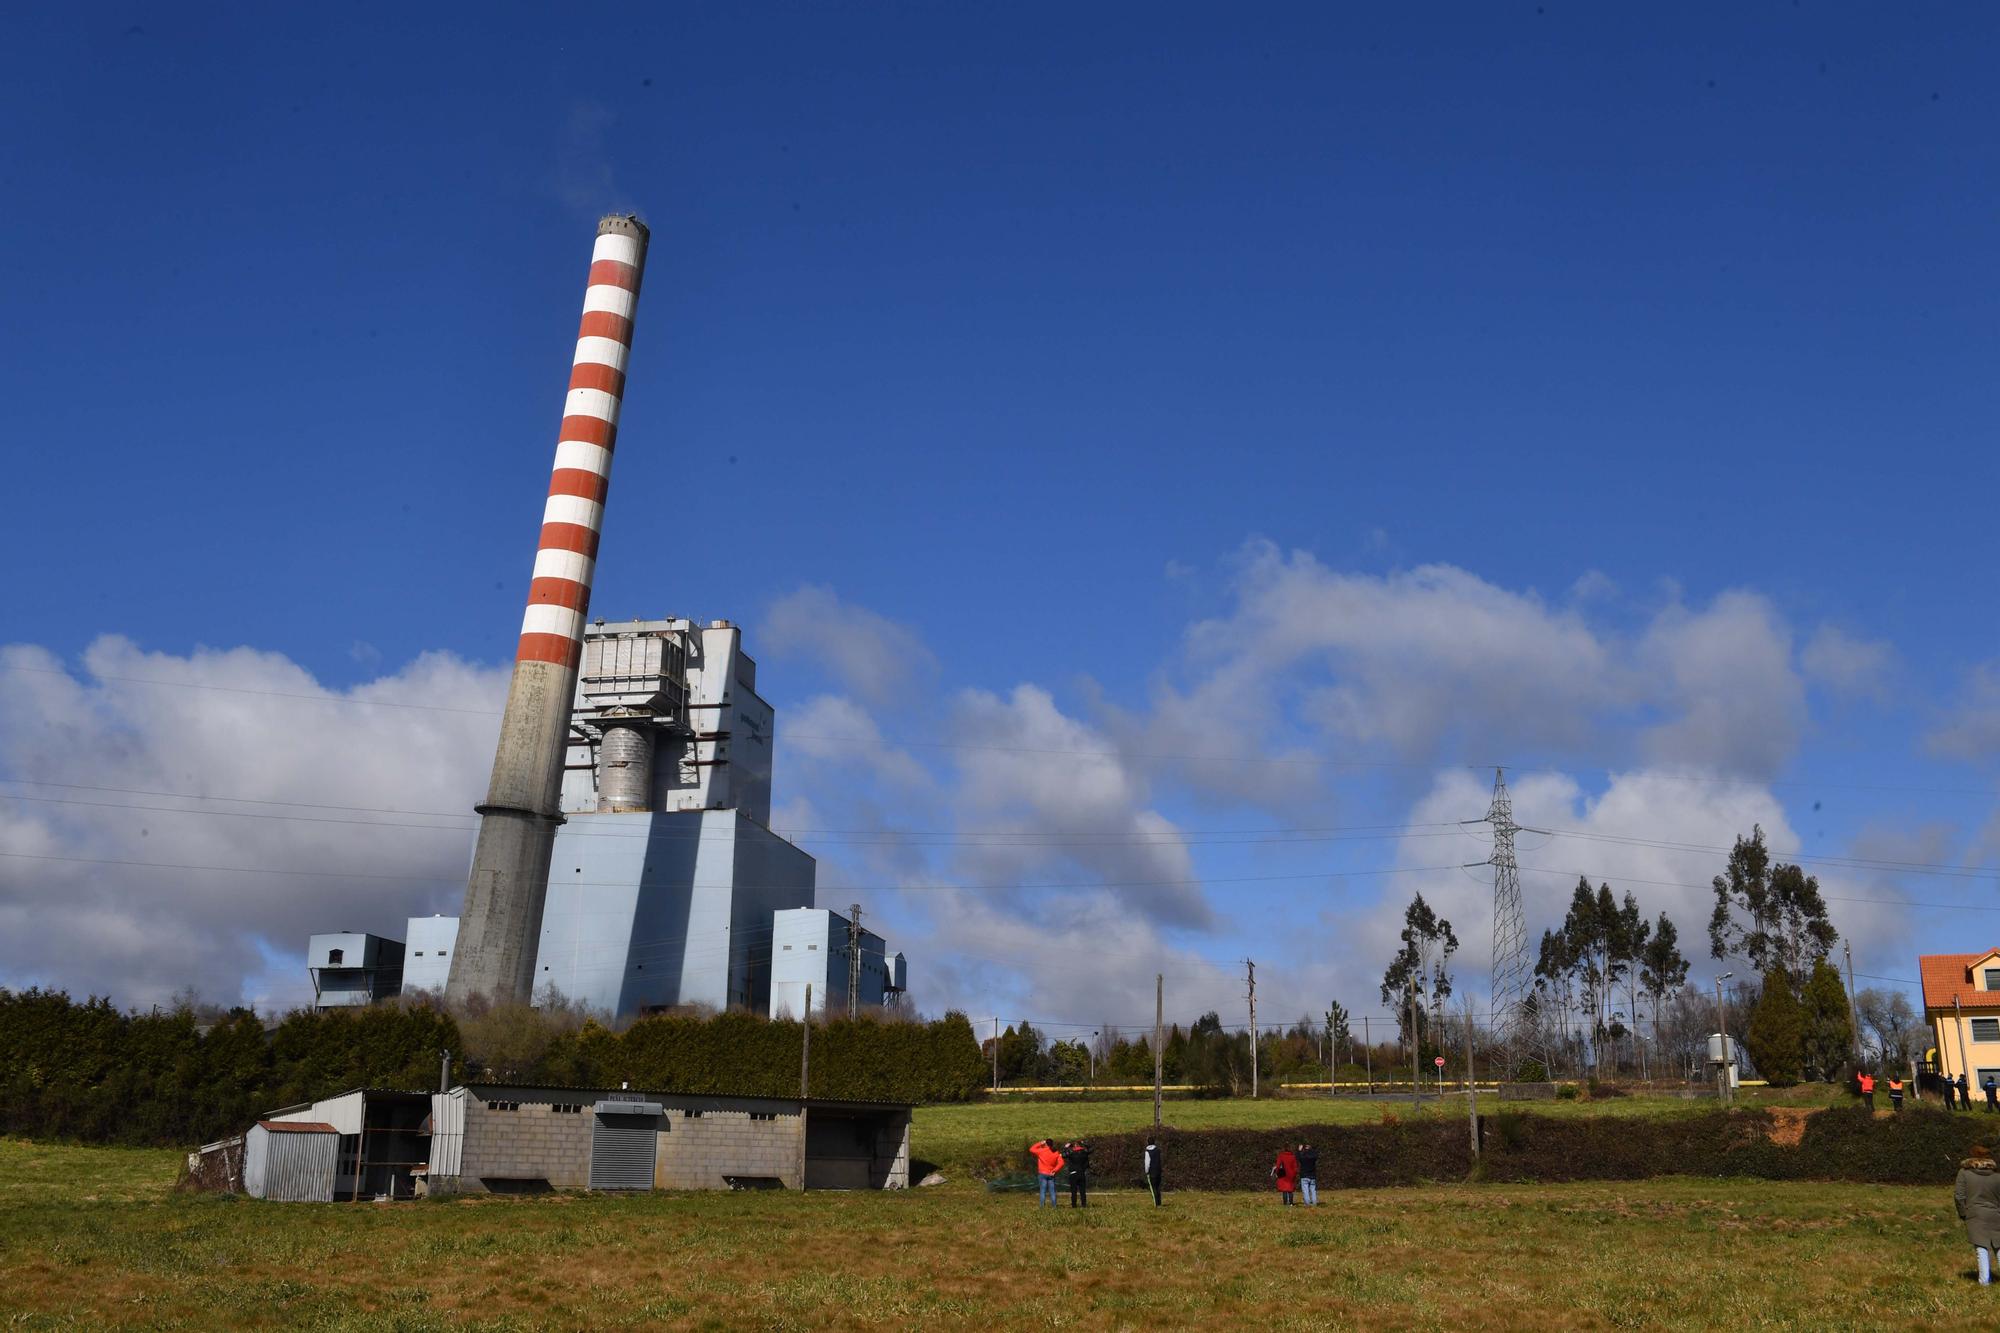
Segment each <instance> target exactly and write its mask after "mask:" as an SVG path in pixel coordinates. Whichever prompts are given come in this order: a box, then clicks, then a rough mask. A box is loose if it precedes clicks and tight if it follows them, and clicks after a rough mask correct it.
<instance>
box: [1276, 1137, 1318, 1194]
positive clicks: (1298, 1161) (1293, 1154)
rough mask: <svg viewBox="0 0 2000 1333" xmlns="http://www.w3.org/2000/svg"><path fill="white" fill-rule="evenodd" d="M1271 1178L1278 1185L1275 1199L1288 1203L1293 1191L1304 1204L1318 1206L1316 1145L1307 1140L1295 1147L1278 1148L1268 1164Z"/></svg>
mask: <svg viewBox="0 0 2000 1333" xmlns="http://www.w3.org/2000/svg"><path fill="white" fill-rule="evenodd" d="M1271 1182H1272V1183H1273V1184H1275V1185H1276V1186H1277V1187H1278V1199H1279V1201H1280V1202H1281V1203H1284V1204H1285V1205H1287V1206H1290V1204H1291V1202H1292V1198H1293V1196H1294V1195H1296V1196H1297V1197H1298V1200H1299V1202H1300V1203H1302V1204H1304V1205H1305V1206H1306V1207H1308V1208H1317V1207H1319V1149H1317V1148H1315V1147H1313V1146H1312V1145H1311V1144H1310V1143H1301V1144H1299V1145H1298V1147H1296V1148H1280V1149H1279V1150H1278V1160H1277V1161H1275V1162H1273V1163H1272V1164H1271Z"/></svg>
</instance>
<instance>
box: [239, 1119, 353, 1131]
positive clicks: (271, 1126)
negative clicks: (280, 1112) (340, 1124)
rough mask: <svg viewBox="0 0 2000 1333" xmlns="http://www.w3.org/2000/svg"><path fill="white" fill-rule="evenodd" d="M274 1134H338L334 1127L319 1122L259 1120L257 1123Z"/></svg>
mask: <svg viewBox="0 0 2000 1333" xmlns="http://www.w3.org/2000/svg"><path fill="white" fill-rule="evenodd" d="M257 1123H258V1124H259V1125H261V1126H263V1127H264V1128H265V1129H268V1130H270V1131H271V1132H272V1133H273V1134H338V1133H339V1132H340V1131H339V1130H337V1129H335V1128H334V1127H333V1126H332V1125H328V1124H324V1123H322V1122H320V1121H317V1120H259V1121H258V1122H257Z"/></svg>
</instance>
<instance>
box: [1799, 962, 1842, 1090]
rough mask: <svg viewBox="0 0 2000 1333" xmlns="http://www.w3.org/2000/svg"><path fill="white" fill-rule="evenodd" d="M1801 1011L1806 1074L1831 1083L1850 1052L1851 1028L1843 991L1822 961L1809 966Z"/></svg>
mask: <svg viewBox="0 0 2000 1333" xmlns="http://www.w3.org/2000/svg"><path fill="white" fill-rule="evenodd" d="M1804 1007H1805V1048H1804V1054H1805V1068H1806V1072H1807V1073H1809V1074H1811V1075H1812V1076H1813V1077H1815V1078H1819V1079H1823V1080H1825V1081H1826V1082H1828V1083H1831V1082H1833V1080H1834V1077H1835V1075H1837V1074H1838V1073H1839V1072H1840V1067H1841V1066H1842V1065H1844V1064H1846V1063H1847V1059H1848V1056H1849V1055H1850V1054H1851V1053H1852V1052H1853V1050H1854V1024H1853V1020H1852V1019H1851V1018H1850V1016H1849V1014H1848V1008H1847V988H1846V987H1844V986H1842V985H1841V984H1840V974H1839V973H1838V972H1836V971H1834V969H1833V964H1831V963H1829V962H1827V961H1826V959H1824V958H1822V959H1820V960H1819V961H1818V962H1817V963H1814V964H1813V970H1812V979H1811V980H1809V981H1807V982H1806V993H1805V1002H1804Z"/></svg>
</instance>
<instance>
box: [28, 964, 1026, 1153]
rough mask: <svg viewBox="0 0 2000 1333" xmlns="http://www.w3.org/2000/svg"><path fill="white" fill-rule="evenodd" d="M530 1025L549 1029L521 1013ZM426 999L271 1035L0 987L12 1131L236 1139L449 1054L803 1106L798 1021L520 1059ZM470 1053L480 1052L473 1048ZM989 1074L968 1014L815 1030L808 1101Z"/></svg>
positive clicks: (967, 1088)
mask: <svg viewBox="0 0 2000 1333" xmlns="http://www.w3.org/2000/svg"><path fill="white" fill-rule="evenodd" d="M524 1014H525V1019H526V1021H528V1022H530V1023H542V1022H543V1021H544V1020H543V1019H542V1018H540V1017H538V1016H536V1015H534V1014H533V1013H531V1012H526V1011H524ZM491 1030H492V1029H491V1027H490V1025H489V1026H482V1024H481V1021H479V1020H474V1019H468V1020H467V1024H466V1028H465V1030H464V1034H463V1035H462V1034H461V1029H460V1026H459V1024H458V1023H457V1022H455V1021H454V1020H453V1019H452V1017H451V1016H450V1015H449V1014H447V1013H444V1012H443V1011H441V1010H439V1009H435V1008H432V1007H430V1006H428V1005H423V1004H408V1005H398V1004H385V1005H376V1006H373V1007H370V1008H366V1009H337V1010H332V1011H329V1012H326V1013H313V1012H310V1011H299V1012H295V1013H292V1014H289V1015H287V1016H286V1017H285V1018H284V1020H283V1021H282V1022H280V1023H278V1024H277V1026H275V1027H271V1028H267V1027H266V1026H265V1023H264V1021H263V1020H262V1019H261V1018H259V1017H258V1016H257V1015H256V1014H254V1013H250V1012H249V1011H247V1010H238V1011H236V1012H234V1013H231V1014H229V1015H228V1016H227V1017H225V1018H223V1019H222V1020H221V1021H219V1022H216V1023H213V1024H202V1023H199V1022H197V1021H196V1019H195V1016H194V1015H193V1014H192V1013H190V1012H187V1011H185V1010H181V1011H176V1012H171V1013H160V1012H155V1013H147V1014H132V1013H121V1012H120V1011H118V1010H117V1009H115V1008H113V1007H112V1006H111V1004H110V1003H109V1002H108V1001H105V1000H101V999H94V998H93V999H90V1000H85V1001H76V1000H72V999H71V998H70V997H69V996H67V995H65V994H63V993H61V992H59V991H43V990H28V991H20V992H14V991H8V990H5V989H0V1134H9V1135H21V1136H25V1137H30V1138H53V1139H67V1140H72V1141H76V1142H83V1143H117V1144H130V1145H143V1146H165V1145H191V1144H196V1143H203V1142H209V1141H212V1140H215V1139H219V1138H224V1137H226V1136H228V1135H231V1134H238V1133H241V1132H242V1131H243V1130H244V1129H245V1128H246V1127H247V1126H248V1125H249V1124H250V1123H251V1121H252V1120H254V1119H255V1118H256V1117H257V1116H259V1115H261V1114H262V1113H264V1112H266V1111H269V1110H272V1109H274V1108H276V1107H280V1106H287V1105H291V1104H293V1103H297V1102H303V1101H311V1100H313V1099H316V1098H319V1097H325V1096H330V1095H331V1094H333V1093H337V1092H344V1091H346V1090H347V1089H349V1088H360V1087H373V1088H409V1089H414V1090H418V1091H423V1090H427V1089H431V1088H435V1087H436V1086H437V1080H438V1053H439V1052H440V1051H442V1050H449V1051H451V1052H452V1053H453V1056H454V1058H453V1062H452V1063H453V1074H454V1076H455V1077H458V1078H465V1077H468V1076H469V1075H470V1076H474V1077H484V1078H489V1079H493V1080H496V1081H499V1080H505V1081H509V1082H521V1083H553V1084H561V1085H567V1086H576V1087H616V1086H618V1084H619V1083H621V1082H629V1083H631V1084H632V1086H634V1087H639V1088H648V1089H652V1090H656V1091H662V1092H704V1093H723V1094H732V1095H736V1096H756V1095H765V1096H776V1097H794V1096H797V1095H798V1091H799V1042H800V1037H801V1033H800V1030H799V1025H798V1024H797V1023H795V1022H776V1023H774V1022H769V1021H767V1020H765V1019H762V1018H758V1017H755V1016H753V1015H750V1014H743V1013H727V1014H721V1015H717V1016H716V1017H713V1018H695V1017H678V1016H673V1017H659V1018H648V1019H642V1020H640V1021H639V1022H637V1023H634V1024H633V1025H632V1026H631V1027H630V1028H628V1029H626V1030H625V1031H624V1032H623V1033H617V1032H612V1031H609V1030H607V1029H605V1028H602V1027H599V1026H597V1025H596V1024H594V1023H585V1024H584V1025H583V1026H582V1028H581V1029H580V1030H577V1031H573V1032H569V1033H566V1034H562V1035H555V1034H553V1032H549V1033H546V1034H545V1035H546V1036H547V1039H546V1040H545V1041H536V1042H535V1043H533V1051H534V1053H533V1054H532V1055H531V1056H528V1057H525V1058H522V1057H518V1056H515V1055H509V1056H504V1057H503V1056H500V1055H498V1054H497V1053H496V1052H482V1051H481V1050H479V1049H478V1047H479V1045H480V1039H479V1038H478V1036H477V1035H476V1034H478V1033H480V1032H482V1031H491ZM468 1047H470V1048H471V1049H468ZM986 1076H987V1066H986V1064H985V1062H984V1060H983V1059H982V1058H981V1056H980V1051H979V1042H978V1039H977V1038H976V1037H974V1036H973V1033H972V1025H971V1024H970V1023H969V1022H967V1021H966V1019H965V1017H964V1015H962V1014H948V1015H946V1016H945V1017H944V1018H941V1019H938V1020H936V1021H934V1022H928V1023H918V1022H912V1023H898V1022H882V1021H879V1020H877V1019H872V1018H862V1019H858V1020H856V1021H854V1022H852V1023H849V1022H846V1021H836V1022H832V1023H828V1024H824V1025H820V1024H815V1025H814V1027H813V1032H812V1089H811V1090H812V1095H814V1096H816V1097H835V1098H852V1099H856V1100H869V1101H911V1102H931V1101H962V1100H964V1099H965V1098H967V1097H970V1096H972V1095H974V1094H975V1093H977V1092H979V1091H980V1090H981V1089H982V1088H984V1087H985V1082H986Z"/></svg>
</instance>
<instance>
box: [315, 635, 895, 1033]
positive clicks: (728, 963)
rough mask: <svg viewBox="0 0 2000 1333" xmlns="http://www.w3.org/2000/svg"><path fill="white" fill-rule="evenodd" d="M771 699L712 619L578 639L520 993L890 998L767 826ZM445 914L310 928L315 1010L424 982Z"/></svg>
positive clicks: (773, 1005)
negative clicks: (578, 664)
mask: <svg viewBox="0 0 2000 1333" xmlns="http://www.w3.org/2000/svg"><path fill="white" fill-rule="evenodd" d="M772 723H773V714H772V709H771V705H770V704H768V703H766V702H765V701H764V699H763V698H762V696H760V695H759V694H758V693H757V664H756V662H755V661H754V660H752V658H751V657H750V656H749V654H747V653H745V652H744V651H743V643H742V631H741V630H740V629H739V628H737V627H736V626H735V625H732V624H730V623H729V622H728V621H722V620H717V621H711V622H709V623H708V624H706V625H700V624H697V623H695V622H693V621H690V620H684V619H666V620H632V621H622V622H617V623H612V624H606V623H603V622H598V623H596V624H593V625H591V626H589V627H588V628H586V629H585V631H584V647H583V655H582V669H581V671H580V672H579V675H578V680H577V686H576V694H575V697H574V700H573V705H572V708H571V714H570V738H571V744H570V746H569V750H568V755H567V759H566V761H565V764H564V769H563V784H562V800H561V805H562V816H563V823H562V824H561V825H560V826H559V827H558V828H557V830H556V833H555V839H554V843H553V847H552V851H551V857H550V868H549V878H548V886H547V892H546V894H545V896H544V898H543V905H542V915H541V923H540V930H539V932H538V936H537V940H536V948H535V960H534V969H535V973H534V974H535V995H536V997H537V998H541V997H545V996H547V995H548V994H550V993H551V992H554V993H556V994H559V995H561V996H562V997H564V998H565V999H568V1000H572V1001H576V1002H579V1003H582V1004H584V1005H586V1006H588V1007H589V1008H591V1009H593V1010H596V1011H599V1012H603V1013H608V1014H611V1015H613V1016H614V1017H616V1018H630V1017H636V1016H638V1015H641V1014H645V1013H649V1012H655V1011H658V1010H662V1009H671V1008H675V1007H677V1006H682V1005H698V1006H705V1007H707V1008H711V1009H718V1010H719V1009H748V1010H750V1011H752V1012H755V1013H764V1014H769V1015H770V1016H771V1017H774V1018H777V1017H794V1018H796V1017H798V1016H800V1015H801V1014H803V1013H804V1011H805V991H806V986H807V985H808V984H810V985H811V987H812V995H813V1012H814V1013H816V1014H824V1013H827V1012H832V1013H841V1012H844V1011H845V1009H846V1008H847V994H848V982H849V979H850V977H853V978H854V979H855V980H856V981H858V983H859V987H858V990H857V992H856V995H857V998H856V1003H857V1004H859V1005H862V1006H869V1007H872V1006H877V1005H884V1004H894V1003H896V1002H897V1001H898V1000H899V999H900V998H901V996H902V995H903V994H904V993H905V992H906V991H907V990H908V974H907V964H906V962H905V960H904V958H903V955H901V954H890V953H889V952H888V950H887V946H886V945H885V944H884V943H883V940H882V937H881V936H879V935H877V934H875V933H874V932H873V931H869V930H862V931H861V932H859V934H860V948H859V953H860V963H859V966H858V969H857V968H856V967H855V966H854V965H853V964H852V962H851V960H850V952H851V950H850V942H851V939H852V935H853V932H851V930H850V925H851V923H850V921H849V919H848V918H847V917H846V916H843V915H842V914H840V913H838V912H832V911H828V910H825V909H821V908H815V907H814V906H813V894H814V878H815V873H816V872H815V865H814V862H813V858H812V857H811V856H809V855H807V854H806V853H805V852H803V851H800V850H799V849H798V848H797V847H795V846H793V845H792V844H791V843H790V842H788V841H786V840H785V839H784V838H782V837H780V836H778V835H777V834H775V833H773V832H771V830H770V829H769V827H768V826H767V825H768V823H769V821H770V817H771V760H772ZM458 929H459V922H458V918H456V917H447V916H430V917H411V918H410V919H409V922H408V925H407V931H406V937H405V939H404V940H401V941H398V940H393V939H389V938H387V937H384V936H378V935H365V934H357V933H342V934H326V935H314V936H313V937H312V939H311V942H310V945H309V957H308V967H309V969H310V970H311V974H312V978H313V991H314V996H315V1000H314V1003H315V1005H316V1006H317V1007H319V1008H338V1007H342V1006H346V1005H360V1004H369V1003H372V1002H374V1001H376V1000H380V999H386V998H389V997H391V996H394V995H397V994H399V993H409V992H417V991H442V990H443V989H444V988H445V985H446V983H447V980H448V978H449V975H450V968H451V963H452V957H453V955H454V953H455V952H456V950H457V945H458Z"/></svg>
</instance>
